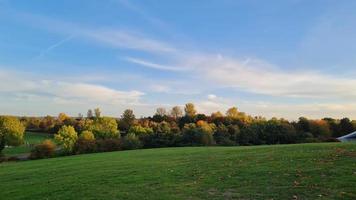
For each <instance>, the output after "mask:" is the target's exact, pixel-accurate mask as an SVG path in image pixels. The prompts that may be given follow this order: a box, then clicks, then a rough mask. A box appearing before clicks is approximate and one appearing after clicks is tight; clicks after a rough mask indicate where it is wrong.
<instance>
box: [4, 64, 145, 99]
mask: <svg viewBox="0 0 356 200" xmlns="http://www.w3.org/2000/svg"><path fill="white" fill-rule="evenodd" d="M0 78H1V80H2V83H1V85H0V96H4V95H8V94H11V95H12V96H14V98H16V99H17V100H20V99H22V100H26V99H27V100H28V99H32V100H41V98H42V99H46V100H50V101H56V102H62V103H63V102H67V103H70V102H79V103H82V104H100V105H102V104H109V105H119V104H124V105H133V104H136V103H139V101H140V98H141V97H142V96H143V95H144V93H143V92H140V91H136V90H131V91H120V90H116V89H112V88H108V87H105V86H102V85H96V84H88V83H81V82H62V81H57V80H44V79H41V77H31V76H25V74H21V73H15V72H7V71H0ZM11 95H10V96H11Z"/></svg>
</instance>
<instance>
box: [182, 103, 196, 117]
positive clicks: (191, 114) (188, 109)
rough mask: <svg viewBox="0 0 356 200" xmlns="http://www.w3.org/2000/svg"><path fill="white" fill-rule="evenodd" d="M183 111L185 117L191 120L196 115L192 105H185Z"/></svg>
mask: <svg viewBox="0 0 356 200" xmlns="http://www.w3.org/2000/svg"><path fill="white" fill-rule="evenodd" d="M184 111H185V115H186V116H188V117H191V118H193V117H194V116H195V115H196V113H197V111H196V109H195V106H194V104H192V103H187V104H185V108H184Z"/></svg>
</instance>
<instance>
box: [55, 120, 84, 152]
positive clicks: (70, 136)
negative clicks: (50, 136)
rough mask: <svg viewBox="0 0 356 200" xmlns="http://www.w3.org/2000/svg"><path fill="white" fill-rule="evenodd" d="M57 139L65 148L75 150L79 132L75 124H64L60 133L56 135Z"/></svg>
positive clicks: (70, 150) (68, 150) (65, 149)
mask: <svg viewBox="0 0 356 200" xmlns="http://www.w3.org/2000/svg"><path fill="white" fill-rule="evenodd" d="M54 139H55V141H56V142H57V143H58V144H59V145H61V146H62V147H63V150H64V151H66V152H68V153H70V152H72V150H73V147H74V145H75V142H76V141H77V139H78V134H77V132H76V131H75V130H74V128H73V126H62V127H61V128H60V129H59V131H58V133H57V134H56V135H54Z"/></svg>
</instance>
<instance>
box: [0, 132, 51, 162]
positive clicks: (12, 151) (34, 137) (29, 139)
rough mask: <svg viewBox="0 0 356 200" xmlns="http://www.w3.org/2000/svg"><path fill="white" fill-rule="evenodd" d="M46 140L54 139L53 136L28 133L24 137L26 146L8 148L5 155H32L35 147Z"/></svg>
mask: <svg viewBox="0 0 356 200" xmlns="http://www.w3.org/2000/svg"><path fill="white" fill-rule="evenodd" d="M45 139H52V136H51V135H49V134H46V133H35V132H26V133H25V137H24V140H25V142H24V144H23V145H21V146H17V147H7V148H5V149H4V151H3V153H4V154H5V155H6V156H16V155H21V154H26V153H30V151H31V148H32V146H33V145H35V144H38V143H41V142H42V141H43V140H45Z"/></svg>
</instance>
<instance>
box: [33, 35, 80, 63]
mask: <svg viewBox="0 0 356 200" xmlns="http://www.w3.org/2000/svg"><path fill="white" fill-rule="evenodd" d="M73 37H74V34H72V35H69V36H68V37H65V38H64V39H62V40H60V41H58V42H56V43H55V44H53V45H51V46H49V47H48V48H46V49H45V50H43V51H41V52H40V54H39V55H38V56H35V57H34V58H33V60H36V59H40V58H42V57H43V56H45V55H46V54H48V53H49V52H50V51H52V50H53V49H55V48H57V47H59V46H61V45H63V44H64V43H66V42H68V41H69V40H71V39H73Z"/></svg>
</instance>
